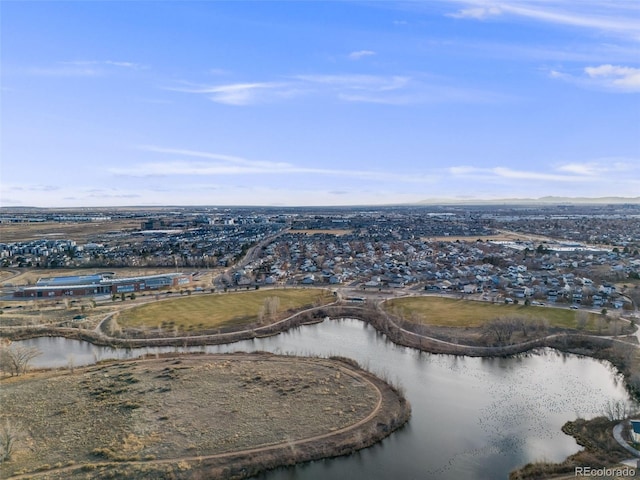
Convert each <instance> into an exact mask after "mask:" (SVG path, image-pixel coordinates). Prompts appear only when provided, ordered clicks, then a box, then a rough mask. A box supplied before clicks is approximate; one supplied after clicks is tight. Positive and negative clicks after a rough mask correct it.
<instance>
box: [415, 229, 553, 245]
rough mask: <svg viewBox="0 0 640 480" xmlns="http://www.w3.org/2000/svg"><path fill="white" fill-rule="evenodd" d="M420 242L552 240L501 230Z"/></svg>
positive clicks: (424, 238) (432, 238)
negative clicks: (493, 233) (487, 233)
mask: <svg viewBox="0 0 640 480" xmlns="http://www.w3.org/2000/svg"><path fill="white" fill-rule="evenodd" d="M421 240H424V241H431V242H475V241H477V240H482V241H483V242H490V241H494V242H515V241H534V242H548V241H550V240H552V239H550V238H549V237H545V236H542V235H532V234H529V233H520V232H510V231H508V230H501V231H500V232H499V233H497V234H495V235H476V236H465V237H463V236H458V235H450V236H441V237H422V238H421Z"/></svg>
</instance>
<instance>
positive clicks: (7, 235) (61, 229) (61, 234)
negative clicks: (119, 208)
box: [0, 220, 140, 243]
mask: <svg viewBox="0 0 640 480" xmlns="http://www.w3.org/2000/svg"><path fill="white" fill-rule="evenodd" d="M139 228H140V221H139V220H113V221H104V222H73V223H63V222H42V223H1V224H0V238H2V241H3V242H25V241H29V240H39V239H43V238H44V239H48V240H56V239H70V240H75V241H76V242H78V243H86V242H87V240H89V239H90V238H91V237H92V236H94V235H96V234H102V233H107V232H121V231H123V230H131V229H139Z"/></svg>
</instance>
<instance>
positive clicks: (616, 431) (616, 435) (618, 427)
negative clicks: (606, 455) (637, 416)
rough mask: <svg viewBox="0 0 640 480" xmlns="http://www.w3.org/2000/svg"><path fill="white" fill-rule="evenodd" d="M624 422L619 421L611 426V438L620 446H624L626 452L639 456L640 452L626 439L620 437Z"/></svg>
mask: <svg viewBox="0 0 640 480" xmlns="http://www.w3.org/2000/svg"><path fill="white" fill-rule="evenodd" d="M624 424H625V422H620V423H619V424H618V425H616V426H615V427H613V438H615V439H616V442H618V443H619V444H620V446H621V447H622V448H624V449H625V450H626V451H627V452H629V453H630V454H631V455H633V456H634V457H636V458H640V452H639V451H638V450H636V449H635V448H633V447H632V446H631V445H629V444H628V443H627V441H626V440H625V439H624V438H622V429H623V428H624Z"/></svg>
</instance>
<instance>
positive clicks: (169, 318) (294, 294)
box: [118, 289, 334, 330]
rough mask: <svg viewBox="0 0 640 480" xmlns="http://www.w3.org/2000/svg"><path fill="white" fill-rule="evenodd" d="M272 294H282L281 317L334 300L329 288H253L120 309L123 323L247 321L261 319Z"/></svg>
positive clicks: (184, 325) (199, 325)
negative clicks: (247, 290) (261, 311)
mask: <svg viewBox="0 0 640 480" xmlns="http://www.w3.org/2000/svg"><path fill="white" fill-rule="evenodd" d="M269 297H278V298H279V302H280V303H279V307H278V316H279V318H280V317H281V316H282V314H283V313H285V312H294V311H296V310H302V309H304V308H309V307H312V306H314V305H323V304H327V303H331V302H332V301H333V300H334V298H333V295H331V293H330V292H329V291H328V290H320V289H287V290H285V289H277V290H252V291H249V292H239V293H225V294H210V295H194V296H188V297H182V298H177V299H173V300H164V301H158V302H154V303H148V304H146V305H142V306H140V307H135V308H131V309H128V310H124V311H122V312H121V313H120V317H119V318H118V323H119V324H120V325H121V326H123V327H142V326H146V327H151V328H155V327H158V326H162V327H163V328H167V327H170V328H174V327H175V328H178V329H179V330H193V329H203V328H217V327H225V326H240V325H246V324H249V323H253V322H256V321H257V320H258V313H259V312H260V310H261V309H262V308H263V306H264V304H265V300H266V299H267V298H269ZM267 321H269V320H268V319H267Z"/></svg>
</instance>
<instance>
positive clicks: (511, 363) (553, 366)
mask: <svg viewBox="0 0 640 480" xmlns="http://www.w3.org/2000/svg"><path fill="white" fill-rule="evenodd" d="M16 343H18V344H23V345H28V346H36V347H38V348H39V349H41V350H42V351H43V352H44V353H43V355H42V356H40V357H38V358H37V359H36V360H35V361H34V362H33V366H47V367H60V366H62V367H63V366H67V365H68V364H69V362H73V364H74V365H76V366H79V365H85V364H89V363H94V362H95V361H96V360H101V359H107V358H134V357H136V356H139V355H142V354H145V353H151V354H153V353H155V352H171V351H185V350H189V349H184V348H174V347H165V348H149V349H147V348H141V349H130V350H125V349H111V348H105V347H96V346H94V345H91V344H88V343H86V342H81V341H77V340H68V339H63V338H48V337H44V338H36V339H31V340H25V341H22V342H16ZM190 350H191V351H207V352H211V353H218V352H232V351H255V350H262V351H269V352H274V353H278V354H295V355H321V356H330V355H340V356H345V357H350V358H353V359H355V360H357V361H358V362H359V363H360V364H361V365H363V366H364V367H365V368H367V369H369V370H371V371H372V372H374V373H377V374H379V375H381V376H382V377H384V378H386V379H388V380H389V381H391V382H392V383H395V384H398V385H400V386H402V388H403V389H404V390H405V392H406V396H407V398H408V399H409V401H410V402H411V405H412V408H413V414H412V418H411V420H410V422H409V424H408V425H407V426H406V427H405V428H403V429H402V430H400V431H398V432H396V433H394V434H393V435H391V436H390V437H388V438H387V439H385V440H384V441H383V442H381V443H379V444H377V445H375V446H373V447H371V448H368V449H365V450H363V451H361V452H359V453H357V454H354V455H351V456H349V457H341V458H336V459H330V460H323V461H318V462H312V463H308V464H304V465H300V466H296V467H290V468H282V469H278V470H275V471H272V472H269V473H267V474H264V475H261V476H260V478H262V479H265V480H266V479H268V480H281V479H293V478H295V479H306V480H320V479H323V480H324V479H327V478H351V479H367V480H369V479H388V478H402V479H414V478H415V479H420V480H431V479H433V480H437V479H460V478H464V479H468V480H485V479H499V478H507V477H508V474H509V471H511V470H513V469H514V468H516V467H518V466H520V465H523V464H525V463H528V462H531V461H538V460H546V461H554V462H555V461H561V460H563V459H564V458H566V457H567V456H568V455H571V454H572V453H575V452H576V451H578V450H579V449H580V447H579V446H578V445H577V444H576V442H575V440H574V439H573V438H571V437H569V436H567V435H565V434H563V433H562V432H561V430H560V428H561V426H562V425H563V424H564V423H565V422H566V421H568V420H574V419H576V418H577V417H578V416H581V417H583V418H592V417H595V416H598V415H601V414H602V413H603V411H604V408H605V405H606V404H607V402H609V401H616V400H625V401H626V400H628V395H627V393H626V391H625V388H624V384H623V379H622V377H621V376H620V375H619V374H617V373H616V371H615V369H614V368H613V367H612V366H611V365H610V364H609V363H607V362H601V361H596V360H594V359H591V358H585V357H579V356H576V355H569V354H563V353H559V352H557V351H555V350H551V349H542V350H537V351H535V352H531V353H528V354H521V355H518V356H515V357H511V358H470V357H456V356H452V355H435V354H428V353H423V352H420V351H418V350H415V349H411V348H406V347H401V346H398V345H395V344H393V343H392V342H390V341H388V340H387V339H386V337H385V336H383V335H381V334H380V333H378V332H377V331H376V330H374V329H373V328H372V327H370V326H368V325H367V324H365V323H363V322H361V321H358V320H351V319H341V320H331V321H329V320H325V321H324V322H322V323H320V324H315V325H310V326H304V327H300V328H296V329H293V330H290V331H288V332H284V333H281V334H279V335H277V336H274V337H268V338H263V339H254V340H248V341H243V342H238V343H235V344H231V345H218V346H207V347H194V348H191V349H190Z"/></svg>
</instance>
